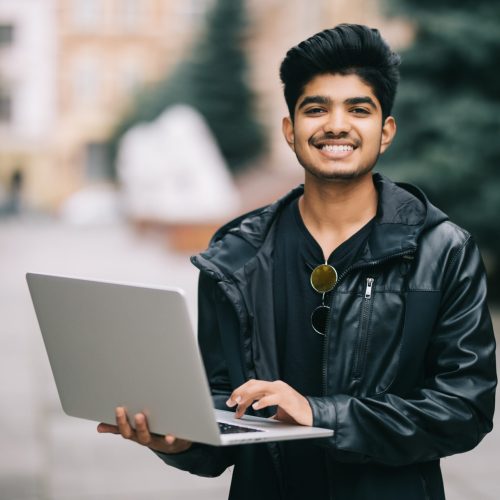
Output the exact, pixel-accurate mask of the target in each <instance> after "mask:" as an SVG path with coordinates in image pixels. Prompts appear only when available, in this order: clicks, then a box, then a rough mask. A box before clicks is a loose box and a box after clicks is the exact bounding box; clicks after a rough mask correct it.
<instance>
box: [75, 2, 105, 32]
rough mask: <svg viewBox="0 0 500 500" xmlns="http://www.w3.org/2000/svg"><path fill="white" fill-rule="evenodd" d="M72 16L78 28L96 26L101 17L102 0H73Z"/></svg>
mask: <svg viewBox="0 0 500 500" xmlns="http://www.w3.org/2000/svg"><path fill="white" fill-rule="evenodd" d="M71 17H72V20H73V24H74V26H75V27H77V28H82V29H92V28H96V27H97V26H98V24H99V21H100V17H101V0H73V1H72V5H71Z"/></svg>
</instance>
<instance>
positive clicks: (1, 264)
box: [0, 216, 500, 500]
mask: <svg viewBox="0 0 500 500" xmlns="http://www.w3.org/2000/svg"><path fill="white" fill-rule="evenodd" d="M0 257H1V258H0V318H1V327H0V328H1V329H0V400H1V403H0V499H1V500H118V499H119V500H139V499H140V500H160V499H162V500H168V499H175V500H194V499H203V500H223V499H224V498H227V492H228V487H229V482H230V478H231V472H230V471H226V472H225V473H224V474H223V475H222V476H221V477H220V478H216V479H205V478H199V477H195V476H191V475H189V474H187V473H184V472H180V471H177V470H175V469H173V468H169V467H167V466H165V465H164V464H163V462H161V461H160V460H159V459H158V458H157V457H156V456H154V455H153V454H152V453H150V452H148V451H147V450H145V449H144V448H141V447H139V446H138V445H135V444H133V443H128V442H125V441H124V440H122V439H119V438H118V437H116V436H102V435H98V434H97V432H96V431H95V427H96V424H94V423H92V422H87V421H81V420H78V419H75V418H70V417H67V416H66V415H64V413H63V412H62V410H61V409H60V405H59V401H58V398H57V394H56V389H55V385H54V382H53V379H52V375H51V372H50V368H49V364H48V359H47V356H46V353H45V349H44V346H43V343H42V339H41V336H40V332H39V329H38V324H37V322H36V318H35V314H34V311H33V307H32V304H31V300H30V297H29V293H28V288H27V286H26V282H25V277H24V275H25V273H26V272H28V271H34V272H37V271H39V272H47V273H59V274H67V275H74V276H81V277H89V278H98V279H107V280H116V281H125V282H139V283H148V284H163V285H165V284H168V285H174V286H180V287H182V288H184V289H185V290H186V291H187V294H188V296H189V297H190V298H191V299H192V300H191V310H192V315H193V319H195V315H196V303H195V302H196V300H195V299H196V280H197V271H196V269H195V268H194V267H193V266H192V265H191V264H190V263H189V259H188V256H187V255H178V254H173V253H171V252H169V251H168V246H167V244H166V241H160V240H159V239H158V238H156V239H155V238H153V237H152V236H149V235H146V237H144V235H142V236H141V235H139V234H137V233H135V232H133V231H132V230H131V229H130V228H129V227H128V226H125V225H122V224H114V225H108V226H92V227H75V226H69V225H64V224H62V223H60V222H57V221H54V220H52V219H48V218H32V217H27V216H22V217H19V218H9V219H3V220H2V219H0ZM495 324H496V331H497V332H498V331H500V315H499V314H498V313H496V314H495ZM496 422H497V425H498V424H499V423H500V416H499V415H498V412H497V416H496ZM499 453H500V432H499V431H498V430H496V431H495V432H493V433H492V434H491V435H488V436H487V437H486V438H485V440H484V442H483V443H482V444H481V445H480V446H479V448H478V449H477V450H474V451H472V452H470V453H467V454H465V455H463V456H456V457H450V458H447V459H445V460H443V470H444V474H445V486H446V491H447V498H448V500H472V499H473V500H475V499H480V500H494V499H498V498H500V480H499V477H498V456H499ZM256 500H257V499H256Z"/></svg>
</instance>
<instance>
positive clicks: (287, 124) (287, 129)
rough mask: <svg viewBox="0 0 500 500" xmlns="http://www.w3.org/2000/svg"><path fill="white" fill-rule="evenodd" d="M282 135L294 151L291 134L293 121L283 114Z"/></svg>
mask: <svg viewBox="0 0 500 500" xmlns="http://www.w3.org/2000/svg"><path fill="white" fill-rule="evenodd" d="M282 130H283V135H284V136H285V140H286V142H287V143H288V145H289V146H290V147H291V148H292V151H295V144H294V136H293V123H292V119H291V118H290V117H289V116H285V117H284V118H283V122H282Z"/></svg>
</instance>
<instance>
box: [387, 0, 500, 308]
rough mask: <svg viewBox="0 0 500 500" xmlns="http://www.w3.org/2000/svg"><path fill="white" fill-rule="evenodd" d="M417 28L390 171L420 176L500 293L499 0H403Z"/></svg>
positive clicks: (406, 64)
mask: <svg viewBox="0 0 500 500" xmlns="http://www.w3.org/2000/svg"><path fill="white" fill-rule="evenodd" d="M390 5H391V7H392V8H391V12H392V13H394V12H396V13H397V14H399V15H401V14H402V15H403V16H407V17H408V19H410V20H411V21H412V22H413V24H414V26H415V29H416V34H415V40H414V43H413V44H412V46H411V47H409V48H408V49H407V50H405V51H403V52H402V54H401V55H402V65H401V83H400V88H399V91H398V97H397V98H396V105H395V109H394V115H395V116H396V119H397V122H398V134H397V137H396V140H395V142H394V144H393V146H392V147H391V148H390V150H389V151H388V153H387V155H386V157H385V158H384V166H383V167H382V170H385V171H386V172H387V173H389V175H392V176H393V177H394V178H397V179H404V180H408V181H410V182H415V183H416V184H417V185H419V186H421V187H422V188H423V189H424V191H425V192H426V193H427V195H428V196H429V198H430V199H431V201H432V202H434V203H435V204H437V205H438V206H439V207H440V208H442V209H443V210H444V211H445V212H447V213H448V214H449V215H450V217H451V218H452V220H454V221H455V222H457V223H458V224H459V225H461V226H463V227H465V228H466V229H467V230H468V231H470V232H471V233H472V234H473V236H474V238H475V239H476V241H478V243H479V245H480V247H481V250H482V253H483V256H484V257H485V261H486V263H487V267H488V269H489V275H490V293H491V294H492V296H496V298H497V299H498V298H499V297H500V223H499V219H498V218H499V215H500V92H499V89H500V67H499V66H498V61H499V56H500V2H498V0H398V2H393V3H391V4H390Z"/></svg>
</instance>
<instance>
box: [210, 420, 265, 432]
mask: <svg viewBox="0 0 500 500" xmlns="http://www.w3.org/2000/svg"><path fill="white" fill-rule="evenodd" d="M217 423H218V424H219V430H220V433H221V434H239V433H241V432H263V431H262V430H261V429H250V427H242V426H241V425H231V424H226V423H223V422H217Z"/></svg>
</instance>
